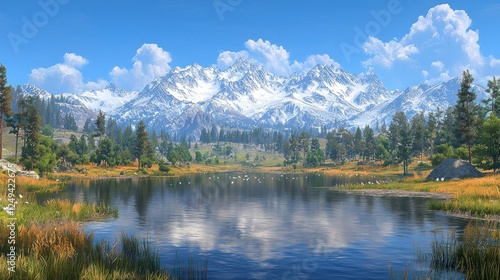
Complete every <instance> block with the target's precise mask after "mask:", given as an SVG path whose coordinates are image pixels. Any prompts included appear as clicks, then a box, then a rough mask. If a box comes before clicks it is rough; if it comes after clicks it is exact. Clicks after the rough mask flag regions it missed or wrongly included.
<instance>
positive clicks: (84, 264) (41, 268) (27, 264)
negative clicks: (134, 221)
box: [0, 222, 172, 280]
mask: <svg viewBox="0 0 500 280" xmlns="http://www.w3.org/2000/svg"><path fill="white" fill-rule="evenodd" d="M8 231H9V229H8V228H7V226H5V225H3V224H2V225H0V237H1V240H0V249H1V250H2V251H6V250H8V249H9V248H6V247H7V246H10V245H8V243H7V242H6V237H7V236H8V234H9V232H8ZM16 250H17V252H16V253H17V255H18V259H17V262H16V271H15V272H14V273H13V272H10V271H8V267H7V259H6V257H5V256H3V255H2V256H1V257H0V276H1V277H2V279H47V280H49V279H172V278H171V277H170V275H169V273H168V272H167V271H165V270H164V269H162V268H161V267H160V259H159V256H158V252H157V251H155V250H154V249H153V248H151V246H150V243H149V242H147V241H141V240H139V239H138V238H136V237H133V236H129V235H126V234H122V236H121V238H120V240H119V241H118V242H117V243H115V244H113V245H112V246H111V245H110V244H109V243H108V242H105V241H102V242H99V243H95V242H94V238H93V235H92V234H85V233H84V231H83V229H82V228H81V227H80V226H79V225H78V224H77V223H75V222H70V223H61V224H59V223H46V224H32V225H30V226H24V225H21V226H19V229H18V233H17V235H16Z"/></svg>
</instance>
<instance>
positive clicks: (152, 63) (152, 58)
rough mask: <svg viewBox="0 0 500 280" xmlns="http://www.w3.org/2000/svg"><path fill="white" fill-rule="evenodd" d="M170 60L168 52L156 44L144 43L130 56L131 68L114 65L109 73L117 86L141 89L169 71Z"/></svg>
mask: <svg viewBox="0 0 500 280" xmlns="http://www.w3.org/2000/svg"><path fill="white" fill-rule="evenodd" d="M171 61H172V58H171V57H170V53H168V52H166V51H164V50H163V49H162V48H161V47H159V46H158V45H157V44H144V45H142V46H141V47H140V48H139V49H138V50H137V52H136V54H135V56H134V57H133V58H132V62H133V65H132V68H130V69H127V68H121V67H118V66H115V67H114V68H113V69H112V70H111V72H110V73H109V75H110V76H111V79H112V81H113V82H114V83H115V84H117V85H118V86H120V87H122V88H124V89H128V90H141V89H142V88H143V87H144V86H145V85H146V84H148V83H150V82H151V81H152V80H154V79H156V78H158V77H161V76H164V75H166V74H167V73H168V71H170V69H171V67H170V65H169V63H170V62H171Z"/></svg>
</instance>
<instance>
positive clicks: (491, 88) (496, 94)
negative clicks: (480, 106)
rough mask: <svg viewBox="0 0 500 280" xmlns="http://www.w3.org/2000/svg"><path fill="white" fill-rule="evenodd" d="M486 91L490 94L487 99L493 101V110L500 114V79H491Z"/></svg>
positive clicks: (488, 101)
mask: <svg viewBox="0 0 500 280" xmlns="http://www.w3.org/2000/svg"><path fill="white" fill-rule="evenodd" d="M486 92H487V93H489V94H490V98H489V99H487V100H485V101H486V102H487V103H491V112H492V113H494V114H495V115H497V116H500V80H497V79H496V78H495V77H493V80H489V81H488V89H487V90H486Z"/></svg>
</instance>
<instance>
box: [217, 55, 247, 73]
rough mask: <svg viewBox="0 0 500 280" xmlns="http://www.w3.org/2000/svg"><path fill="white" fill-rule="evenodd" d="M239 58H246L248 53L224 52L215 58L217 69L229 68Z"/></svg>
mask: <svg viewBox="0 0 500 280" xmlns="http://www.w3.org/2000/svg"><path fill="white" fill-rule="evenodd" d="M240 58H248V52H247V51H239V52H231V51H224V52H221V53H220V54H219V57H218V58H217V66H218V67H219V69H222V70H224V69H226V68H228V67H229V66H231V65H233V64H234V63H235V62H236V60H238V59H240Z"/></svg>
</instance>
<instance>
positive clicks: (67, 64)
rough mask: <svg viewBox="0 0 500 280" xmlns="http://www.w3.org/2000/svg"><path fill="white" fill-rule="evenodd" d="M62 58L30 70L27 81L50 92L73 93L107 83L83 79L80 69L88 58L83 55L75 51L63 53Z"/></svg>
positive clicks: (99, 86) (100, 86) (103, 85)
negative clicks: (61, 61) (51, 63)
mask: <svg viewBox="0 0 500 280" xmlns="http://www.w3.org/2000/svg"><path fill="white" fill-rule="evenodd" d="M63 59H64V62H63V63H58V64H55V65H53V66H50V67H47V68H43V67H40V68H36V69H33V70H31V73H30V75H29V82H30V83H31V84H34V85H36V86H38V87H40V88H43V89H45V90H47V91H49V92H51V93H75V92H81V91H83V90H88V89H97V88H102V87H105V86H106V85H107V82H106V81H104V80H98V81H96V82H84V81H83V75H82V72H81V71H80V69H81V68H82V67H83V66H85V65H86V64H88V60H87V59H85V58H84V57H82V56H80V55H77V54H75V53H65V54H64V56H63Z"/></svg>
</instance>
